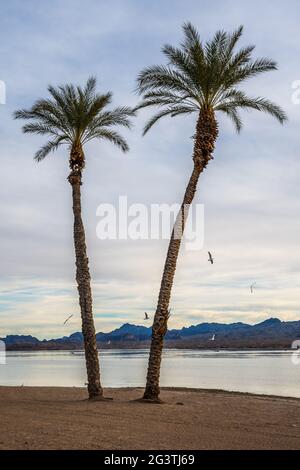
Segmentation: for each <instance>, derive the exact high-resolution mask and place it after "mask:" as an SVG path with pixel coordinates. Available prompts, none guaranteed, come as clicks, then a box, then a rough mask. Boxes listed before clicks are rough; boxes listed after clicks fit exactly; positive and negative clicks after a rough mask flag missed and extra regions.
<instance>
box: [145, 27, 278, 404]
mask: <svg viewBox="0 0 300 470" xmlns="http://www.w3.org/2000/svg"><path fill="white" fill-rule="evenodd" d="M183 32H184V41H183V43H182V44H181V46H180V47H179V48H177V47H173V46H171V45H166V46H164V47H163V50H162V51H163V53H164V55H165V56H166V58H167V60H168V64H167V65H154V66H152V67H147V68H145V69H144V70H143V71H142V72H141V73H140V74H139V76H138V91H139V93H140V95H142V102H141V103H140V104H139V105H138V106H137V108H136V109H141V108H146V107H149V106H150V107H152V106H153V107H158V108H159V110H158V112H157V113H156V114H155V115H154V116H153V117H152V118H151V119H150V120H149V121H148V122H147V124H146V125H145V128H144V134H146V133H147V132H148V131H149V129H151V127H152V126H153V125H154V124H155V123H156V122H157V121H159V120H160V119H161V118H163V117H165V116H171V117H174V116H180V115H189V114H191V113H196V130H195V135H194V149H193V171H192V174H191V177H190V180H189V182H188V185H187V187H186V191H185V194H184V198H183V202H182V206H181V210H180V211H179V213H178V215H177V219H176V221H175V225H174V228H173V232H172V235H171V239H170V243H169V248H168V253H167V258H166V261H165V266H164V271H163V276H162V281H161V286H160V292H159V297H158V303H157V309H156V313H155V316H154V321H153V327H152V341H151V350H150V357H149V365H148V374H147V384H146V389H145V393H144V399H146V400H151V401H159V392H160V390H159V375H160V364H161V355H162V349H163V339H164V335H165V333H166V331H167V322H168V317H169V303H170V296H171V290H172V284H173V279H174V275H175V270H176V263H177V257H178V253H179V248H180V243H181V236H182V233H183V230H184V226H185V222H186V218H187V215H188V209H189V206H190V204H191V203H192V201H193V198H194V195H195V192H196V188H197V183H198V179H199V176H200V174H201V173H202V172H203V170H204V169H205V168H206V166H207V164H208V163H209V161H210V160H211V159H212V158H213V151H214V148H215V143H216V140H217V137H218V122H217V113H218V112H219V111H220V112H223V113H225V114H226V115H227V116H228V117H229V118H230V119H231V120H232V121H233V124H234V126H235V128H236V130H237V132H239V131H240V130H241V128H242V121H241V118H240V116H239V110H251V109H254V110H257V111H263V112H266V113H268V114H270V115H271V116H273V117H275V118H276V119H277V120H278V121H279V122H280V123H283V122H284V121H285V119H286V115H285V113H284V112H283V111H282V109H281V108H280V107H279V106H277V105H276V104H274V103H272V102H270V101H269V100H267V99H265V98H252V97H249V96H247V95H246V94H245V92H243V91H242V90H240V89H239V85H240V84H242V83H243V82H244V81H245V80H247V79H249V78H252V77H255V76H257V75H259V74H261V73H264V72H268V71H271V70H276V69H277V65H276V63H275V62H273V61H272V60H270V59H267V58H262V59H257V60H253V59H252V52H253V49H254V46H249V47H243V48H241V49H239V50H236V45H237V43H238V41H239V39H240V37H241V35H242V32H243V27H242V26H241V27H239V28H238V29H237V30H236V31H235V32H233V33H232V34H229V33H227V32H224V31H218V32H217V33H216V34H215V35H214V37H213V39H212V40H210V41H208V42H206V43H204V44H203V43H202V42H201V40H200V36H199V34H198V32H197V30H196V29H195V28H194V27H193V26H192V25H191V24H190V23H187V24H184V26H183Z"/></svg>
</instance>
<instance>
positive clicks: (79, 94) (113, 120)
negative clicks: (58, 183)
mask: <svg viewBox="0 0 300 470" xmlns="http://www.w3.org/2000/svg"><path fill="white" fill-rule="evenodd" d="M48 91H49V93H50V95H51V97H50V98H49V99H40V100H38V101H36V103H35V104H34V105H33V106H32V108H31V109H29V110H26V109H22V110H19V111H16V112H15V114H14V117H15V118H16V119H26V120H29V121H31V122H29V123H27V124H25V125H24V126H23V132H24V133H26V134H28V133H31V134H38V135H47V136H50V137H51V139H50V140H49V141H48V142H47V143H46V144H45V145H44V146H43V147H41V148H40V149H39V150H38V151H37V152H36V154H35V160H36V161H37V162H40V161H41V160H43V159H44V158H45V157H46V156H47V155H48V154H49V153H50V152H52V151H55V150H57V149H58V148H59V147H60V146H61V145H63V144H65V145H67V147H68V151H69V165H70V169H71V172H70V174H69V177H68V180H69V182H70V184H71V186H72V196H73V213H74V245H75V257H76V281H77V286H78V293H79V304H80V309H81V320H82V333H83V338H84V348H85V359H86V368H87V377H88V393H89V398H90V399H92V398H93V399H103V389H102V387H101V382H100V369H99V358H98V350H97V343H96V335H95V326H94V319H93V311H92V292H91V277H90V271H89V261H88V258H87V249H86V242H85V230H84V225H83V221H82V217H81V185H82V171H83V169H84V167H85V154H84V145H85V144H86V143H87V142H89V141H91V140H93V139H100V140H102V139H103V140H107V141H109V142H112V143H113V144H115V145H116V146H118V147H120V149H121V150H122V151H123V152H127V151H128V145H127V143H126V141H125V140H124V139H123V138H122V137H121V136H120V135H119V134H118V132H116V131H115V130H114V127H115V126H123V127H127V128H129V127H130V125H131V124H130V120H129V117H130V116H132V115H133V114H134V112H133V110H132V109H130V108H128V107H118V108H115V109H113V110H108V109H106V107H107V105H109V104H110V102H111V99H112V94H111V93H106V94H103V95H102V94H98V93H96V79H95V78H94V77H91V78H89V79H88V81H87V83H86V85H85V87H84V88H82V87H80V86H77V87H75V86H74V85H65V86H59V87H57V88H55V87H52V86H49V87H48Z"/></svg>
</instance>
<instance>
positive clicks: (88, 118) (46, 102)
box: [14, 77, 135, 161]
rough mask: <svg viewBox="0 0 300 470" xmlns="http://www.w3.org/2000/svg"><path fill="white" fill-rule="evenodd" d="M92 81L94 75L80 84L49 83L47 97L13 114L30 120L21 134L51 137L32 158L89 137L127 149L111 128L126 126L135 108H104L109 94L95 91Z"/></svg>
mask: <svg viewBox="0 0 300 470" xmlns="http://www.w3.org/2000/svg"><path fill="white" fill-rule="evenodd" d="M96 84H97V82H96V78H95V77H90V78H89V79H88V80H87V82H86V84H85V86H84V87H81V86H75V85H73V84H67V85H61V86H58V87H53V86H49V87H48V92H49V94H50V98H48V99H40V100H37V101H36V102H35V103H34V104H33V106H32V107H31V108H30V109H20V110H18V111H16V112H15V113H14V117H15V119H24V120H27V121H30V122H29V123H28V124H25V125H24V126H23V132H24V133H33V134H39V135H50V136H52V137H53V139H52V140H50V141H49V142H47V143H46V144H45V145H44V146H43V147H41V148H40V149H39V150H38V152H37V153H36V155H35V159H36V160H38V161H40V160H43V159H44V158H45V157H46V156H47V155H48V154H49V153H50V152H51V151H54V150H56V149H57V148H58V147H59V145H60V144H62V143H68V144H69V146H70V147H71V148H72V146H73V145H77V144H78V143H79V144H81V145H83V144H84V143H85V142H87V141H89V140H91V139H93V138H99V139H100V138H101V139H103V138H106V139H108V140H110V141H111V142H112V143H114V144H115V145H117V146H118V147H120V148H121V149H122V150H123V151H127V150H128V145H127V143H126V141H125V140H124V139H123V138H122V137H121V136H120V135H119V134H118V133H117V132H116V131H114V130H113V129H112V128H113V127H118V126H122V127H126V128H130V127H131V120H130V118H131V117H132V116H134V114H135V111H134V110H133V109H132V108H129V107H126V106H123V107H117V108H115V109H112V110H108V109H106V108H107V106H108V105H109V104H110V103H111V99H112V94H111V93H110V92H109V93H106V94H98V93H97V92H96Z"/></svg>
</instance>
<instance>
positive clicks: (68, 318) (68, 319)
mask: <svg viewBox="0 0 300 470" xmlns="http://www.w3.org/2000/svg"><path fill="white" fill-rule="evenodd" d="M73 316H74V315H73V313H72V315H70V316H69V317H68V318H67V319H66V320H65V321H64V325H65V324H66V323H67V322H68V321H69V320H70V318H72V317H73Z"/></svg>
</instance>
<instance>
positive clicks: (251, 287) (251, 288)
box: [250, 282, 256, 294]
mask: <svg viewBox="0 0 300 470" xmlns="http://www.w3.org/2000/svg"><path fill="white" fill-rule="evenodd" d="M255 284H256V282H253V284H251V286H250V291H251V294H253V289H254V286H255Z"/></svg>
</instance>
